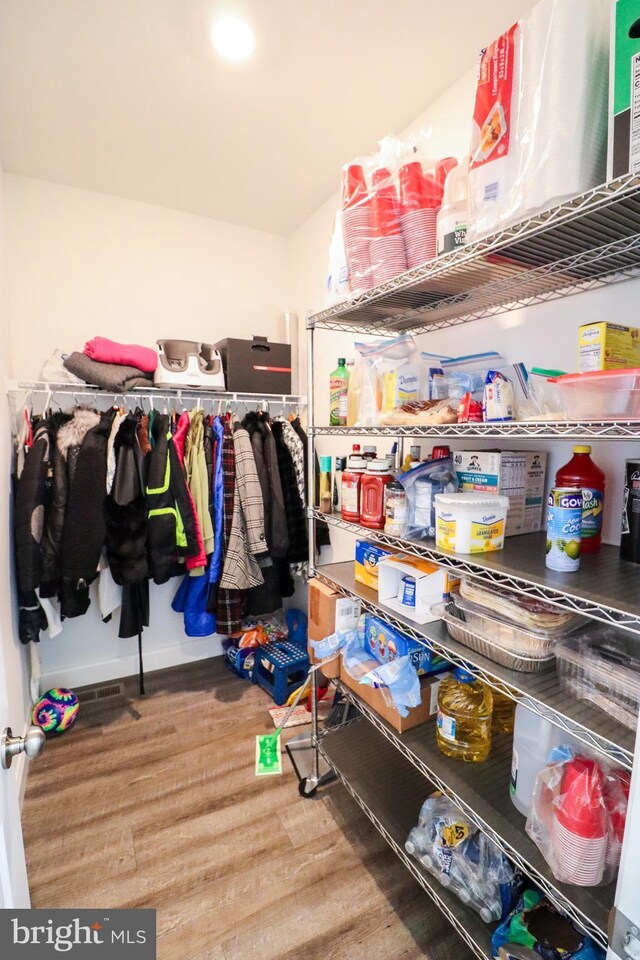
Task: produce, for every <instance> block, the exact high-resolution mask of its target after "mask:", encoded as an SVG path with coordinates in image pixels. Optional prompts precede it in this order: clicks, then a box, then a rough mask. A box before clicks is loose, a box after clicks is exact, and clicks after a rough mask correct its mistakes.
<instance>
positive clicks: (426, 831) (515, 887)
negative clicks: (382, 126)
mask: <svg viewBox="0 0 640 960" xmlns="http://www.w3.org/2000/svg"><path fill="white" fill-rule="evenodd" d="M405 850H406V851H407V853H409V854H410V855H411V856H413V857H415V858H416V860H418V861H419V862H420V863H421V864H422V866H423V867H425V868H426V869H427V870H428V871H429V873H431V874H432V875H433V876H434V877H435V878H436V880H438V881H439V882H440V883H441V884H442V885H443V886H445V887H448V888H449V889H450V890H451V891H452V892H453V893H455V894H456V895H457V896H458V897H459V898H460V900H462V902H463V903H466V904H468V905H469V906H470V907H472V908H473V909H474V910H475V911H476V912H477V913H479V914H480V916H481V917H482V919H483V920H484V921H485V923H491V922H493V921H495V920H501V919H502V918H503V917H505V916H506V915H507V914H508V913H509V912H510V910H511V909H512V908H513V906H514V904H515V903H516V901H517V899H518V893H519V890H520V888H521V886H522V877H521V874H520V873H519V871H518V870H516V869H515V868H514V867H513V866H512V865H511V863H510V862H509V861H508V860H507V858H506V857H505V856H504V854H503V853H502V852H501V851H500V850H499V849H498V847H496V845H495V844H494V843H492V841H491V840H489V838H488V837H487V836H486V835H485V834H484V833H481V832H480V831H479V830H478V829H477V827H475V826H474V825H473V824H472V823H470V822H469V821H468V820H467V819H466V818H465V816H464V815H463V813H462V811H461V810H459V808H458V807H456V806H455V805H454V804H453V803H452V801H451V800H449V799H448V797H445V796H443V795H442V794H441V793H440V792H439V791H436V792H435V793H433V794H432V795H431V796H430V797H428V798H427V799H426V800H425V802H424V803H423V805H422V809H421V810H420V815H419V818H418V823H417V825H416V826H415V827H413V828H412V829H411V830H410V832H409V836H408V837H407V840H406V843H405Z"/></svg>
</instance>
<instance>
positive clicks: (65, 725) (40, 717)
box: [31, 687, 80, 737]
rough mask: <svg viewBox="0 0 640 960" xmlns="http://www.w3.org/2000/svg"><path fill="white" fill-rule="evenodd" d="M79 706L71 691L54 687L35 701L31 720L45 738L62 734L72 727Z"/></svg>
mask: <svg viewBox="0 0 640 960" xmlns="http://www.w3.org/2000/svg"><path fill="white" fill-rule="evenodd" d="M79 707H80V704H79V703H78V698H77V696H76V695H75V693H74V692H73V690H65V689H64V687H54V688H53V690H47V692H46V693H43V694H42V696H41V697H40V698H39V699H38V700H37V701H36V703H35V706H34V708H33V713H32V716H31V719H32V721H33V723H35V724H36V726H38V727H42V729H43V730H44V732H45V733H46V734H47V736H48V737H49V736H53V735H54V734H58V733H64V731H65V730H68V729H69V727H71V726H73V724H74V723H75V720H76V717H77V716H78V709H79Z"/></svg>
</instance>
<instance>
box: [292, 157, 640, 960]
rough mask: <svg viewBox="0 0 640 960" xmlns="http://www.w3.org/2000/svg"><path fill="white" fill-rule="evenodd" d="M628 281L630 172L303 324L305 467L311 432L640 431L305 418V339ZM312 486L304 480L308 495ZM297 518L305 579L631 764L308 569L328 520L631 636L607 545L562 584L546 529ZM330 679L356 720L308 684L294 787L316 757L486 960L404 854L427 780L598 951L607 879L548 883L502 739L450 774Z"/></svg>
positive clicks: (609, 898)
mask: <svg viewBox="0 0 640 960" xmlns="http://www.w3.org/2000/svg"><path fill="white" fill-rule="evenodd" d="M636 277H640V176H637V175H632V176H627V177H622V178H620V179H618V180H615V181H613V182H611V183H609V184H605V185H603V186H600V187H597V188H596V189H594V190H590V191H588V192H586V193H584V194H582V195H580V196H578V197H574V198H572V199H570V200H567V201H565V202H563V203H561V204H558V205H556V206H554V207H552V208H550V209H549V210H547V211H545V212H543V213H540V214H538V215H536V216H534V217H531V218H529V219H527V220H525V221H523V222H521V223H518V224H515V225H513V226H511V227H508V228H507V229H504V230H502V231H500V232H499V233H496V234H493V235H491V236H489V237H486V238H485V239H483V240H480V241H478V242H476V243H472V244H469V245H467V246H466V247H463V248H461V249H458V250H455V251H453V252H452V253H450V254H446V255H444V256H442V257H439V258H437V259H436V260H434V261H431V262H430V263H427V264H425V265H424V266H421V267H418V268H415V269H414V270H410V271H407V272H406V273H404V274H401V275H400V276H398V277H396V278H394V279H392V280H390V281H388V282H387V283H385V284H382V285H380V286H378V287H375V288H373V289H371V290H369V291H367V292H366V293H363V294H361V295H360V296H358V297H356V298H355V299H353V300H350V301H348V302H345V303H340V304H337V305H335V306H332V307H330V308H328V309H326V310H322V311H320V312H318V313H316V314H314V315H312V316H310V317H309V319H308V321H307V330H308V347H309V349H308V391H309V398H310V415H309V462H310V463H311V464H312V465H313V464H314V462H315V450H316V439H317V437H322V436H327V437H334V436H335V437H348V436H358V437H373V436H375V437H394V438H399V439H400V446H401V447H402V443H403V439H404V438H405V437H416V438H418V437H430V438H433V439H434V440H435V439H441V440H447V439H469V438H473V439H485V440H492V441H505V440H506V441H509V440H511V439H524V440H526V439H535V440H557V439H565V440H583V441H587V442H588V441H590V440H627V441H628V440H635V439H638V438H640V421H635V420H626V419H621V420H616V421H569V420H554V421H541V422H517V423H507V424H483V423H479V424H447V425H438V426H396V425H393V426H383V427H353V428H350V427H334V426H327V425H318V424H316V423H315V417H314V404H313V397H314V350H315V336H316V331H320V330H336V331H342V332H348V333H352V334H354V335H356V336H357V335H361V334H373V335H377V336H396V335H398V334H400V333H413V334H418V333H426V332H428V331H429V330H434V329H441V328H446V327H451V326H457V325H460V324H465V323H468V322H470V321H473V320H477V319H481V318H484V317H489V316H494V315H497V314H500V313H503V312H506V311H509V310H513V309H516V308H519V307H522V306H528V305H532V304H536V303H543V302H546V301H549V300H553V299H556V298H560V297H566V296H570V295H573V294H577V293H580V292H584V291H587V290H591V289H594V288H596V287H601V286H604V285H610V284H615V283H620V282H623V281H624V280H628V279H633V278H636ZM312 469H313V467H312ZM313 486H314V485H313V483H311V489H313ZM308 518H309V542H310V556H309V561H310V563H309V566H310V571H311V574H312V575H313V576H317V577H318V578H319V579H320V580H321V581H323V582H324V583H326V584H328V585H330V586H332V587H334V588H335V589H336V590H338V591H339V592H341V593H342V594H343V595H345V596H350V597H353V598H354V599H357V600H359V601H360V602H361V604H362V607H363V609H365V610H368V611H370V612H372V613H376V614H377V615H378V616H380V617H382V618H383V619H384V620H387V621H388V622H389V623H391V624H392V625H393V626H396V627H397V628H398V629H400V630H401V631H403V632H404V633H406V634H407V635H409V636H411V637H413V638H414V639H416V640H418V641H419V642H420V643H422V644H424V645H425V646H427V647H428V648H429V649H431V650H433V651H434V652H436V653H439V654H440V655H442V656H443V657H445V658H446V659H448V660H449V661H451V662H452V663H454V664H462V663H465V664H466V665H468V668H469V669H470V670H471V671H472V672H473V673H474V674H475V675H476V676H477V677H479V678H481V679H483V680H484V681H485V682H486V683H488V684H489V685H490V686H492V687H493V688H494V689H495V690H498V691H499V692H502V693H506V694H507V695H508V696H510V697H511V698H512V699H514V700H516V701H518V702H519V703H522V704H523V705H524V706H525V707H527V709H529V710H532V711H533V712H535V713H537V714H539V715H540V716H542V717H545V718H546V719H548V720H550V721H551V722H552V723H554V724H555V725H556V726H559V727H560V728H561V729H563V730H566V731H567V732H570V733H572V734H573V735H574V736H576V737H578V739H580V740H581V741H582V742H583V743H584V744H585V745H586V746H588V747H589V748H591V749H593V750H596V751H598V752H599V753H601V754H602V755H604V756H605V757H606V758H608V759H609V760H611V761H612V762H614V763H615V764H617V765H619V766H623V767H625V768H627V769H631V768H632V766H633V759H634V741H635V731H632V730H629V729H627V728H626V727H625V726H624V725H622V724H620V723H618V722H617V721H615V720H614V719H613V718H612V717H609V716H608V715H607V714H605V713H603V712H602V711H600V710H599V709H598V708H597V707H595V706H592V705H590V704H585V703H582V702H578V701H571V699H570V698H569V697H568V696H567V695H566V694H565V693H564V692H563V691H562V690H561V688H560V685H559V681H558V679H557V676H556V674H555V671H554V670H551V671H547V672H543V673H539V674H522V673H516V672H514V671H511V670H507V669H506V668H503V667H500V666H499V665H497V664H495V663H493V662H492V661H490V660H488V659H487V658H485V657H483V656H481V655H480V654H476V653H474V652H473V651H471V650H469V649H468V648H467V647H465V646H463V645H462V644H459V643H457V642H456V641H454V640H453V639H452V638H451V637H449V635H448V633H447V631H446V629H445V627H444V624H443V623H442V622H440V621H438V622H433V623H427V624H416V623H414V622H412V621H411V620H410V619H408V618H407V617H406V616H405V615H404V614H399V613H398V612H397V611H395V610H391V609H390V608H388V607H385V606H384V604H381V603H380V602H379V601H378V598H377V594H376V593H374V592H373V591H371V590H368V589H367V588H366V587H363V586H362V585H361V584H358V583H356V582H355V579H354V575H353V563H352V562H350V563H333V564H325V565H322V566H320V567H316V558H315V555H314V548H313V544H314V542H315V526H316V523H317V522H318V521H319V520H323V521H325V522H327V523H328V524H329V525H330V526H333V527H336V528H340V529H342V530H346V531H348V532H350V533H351V534H354V535H357V536H361V537H363V538H364V539H366V540H368V541H369V542H372V543H376V544H379V545H381V546H385V547H389V548H391V549H392V550H393V551H395V552H401V553H407V554H409V555H412V556H417V557H422V558H425V559H428V560H431V561H433V562H435V563H438V564H440V565H441V566H443V567H445V568H446V569H448V570H450V571H451V572H454V573H456V574H464V575H467V576H471V577H475V578H476V579H479V580H481V581H483V582H485V583H488V584H497V585H500V586H503V587H505V588H507V589H509V590H513V591H515V592H517V593H520V594H525V595H527V596H530V597H536V598H538V599H541V600H545V601H547V602H549V603H552V604H554V605H555V606H557V607H560V608H562V609H564V610H568V611H572V612H575V613H580V614H582V615H583V616H585V617H588V618H590V619H592V620H595V621H599V622H601V623H603V624H607V625H613V626H616V627H621V628H623V629H625V630H627V631H630V632H632V633H633V634H640V590H639V589H638V586H639V584H640V581H639V579H638V578H639V576H640V573H639V569H638V567H636V566H634V565H633V564H628V563H625V562H624V561H622V560H620V557H619V552H618V550H617V548H615V547H609V546H607V545H604V546H603V547H602V549H601V551H600V553H599V554H597V555H594V556H589V557H586V558H584V559H583V563H582V565H581V569H580V571H578V573H573V574H571V575H570V576H569V575H563V574H561V573H556V572H554V571H551V570H547V569H546V567H545V563H544V557H545V548H544V537H545V535H544V533H541V534H529V535H526V536H517V537H511V538H509V539H508V540H507V542H506V544H505V548H504V550H502V551H499V552H496V553H489V554H479V555H474V556H472V557H467V556H459V555H456V554H453V553H449V552H447V551H444V550H439V549H437V548H436V547H435V544H434V543H433V542H430V541H420V542H413V541H409V540H404V539H400V538H397V537H390V536H388V535H386V534H385V533H384V532H383V531H373V530H369V529H365V528H363V527H361V526H359V525H358V524H353V523H349V522H347V521H345V520H343V519H342V517H341V516H340V515H336V514H330V515H325V514H322V513H320V512H319V511H318V510H317V509H314V508H310V509H309V511H308ZM638 642H639V643H640V637H639V638H638ZM314 680H315V674H314ZM339 684H340V682H339ZM340 685H341V686H342V689H343V693H344V694H345V697H346V698H347V699H348V700H349V701H350V702H351V703H353V704H355V705H357V707H358V709H359V711H360V719H358V720H356V721H352V722H351V723H348V724H346V725H344V726H341V727H337V728H332V729H329V730H326V731H320V729H319V725H318V716H317V684H316V683H315V682H314V683H313V684H312V743H313V745H314V746H315V750H314V757H313V765H312V772H311V776H310V777H307V778H306V781H303V783H302V784H301V793H303V795H308V796H310V795H312V794H313V793H315V790H316V789H317V787H318V785H319V784H320V783H321V782H322V781H321V778H320V775H319V770H320V767H319V760H320V757H322V758H323V759H324V761H325V762H326V763H327V764H328V765H329V767H330V769H331V770H332V771H333V772H334V773H335V774H336V775H337V776H338V778H339V779H340V781H341V782H342V783H343V784H344V786H345V787H346V789H347V790H348V791H349V793H350V794H351V795H352V796H353V797H354V799H355V800H356V802H357V803H358V804H359V805H360V807H361V808H362V809H363V810H364V812H365V813H366V814H367V816H368V817H369V818H370V820H371V821H372V823H373V824H374V826H376V828H377V829H378V830H379V831H380V833H381V834H382V835H383V836H384V837H385V839H386V840H387V841H388V843H389V844H390V845H391V847H392V848H393V850H394V851H395V852H396V854H397V855H398V856H399V857H400V859H401V860H402V861H403V862H404V863H405V865H406V866H407V868H408V869H409V870H410V871H411V873H412V874H413V876H414V877H415V878H416V880H417V881H418V882H419V883H420V884H421V885H422V887H423V888H424V889H425V890H426V892H427V893H428V894H429V896H431V898H432V899H433V900H434V902H435V903H436V904H437V905H438V906H439V907H440V909H441V910H442V911H443V913H444V914H445V915H446V916H447V917H448V919H449V920H450V922H451V923H452V924H453V926H454V927H455V928H456V930H458V932H459V933H460V935H461V937H462V938H463V939H464V940H465V942H466V943H467V944H468V945H469V946H470V947H471V949H472V950H473V951H474V953H475V954H476V955H477V956H478V957H481V958H487V957H489V956H490V954H491V951H490V945H489V940H490V934H491V930H490V928H488V927H487V926H486V925H485V924H483V922H482V921H481V920H480V919H479V918H478V916H477V915H476V914H475V913H474V912H473V911H471V910H470V909H469V908H468V907H466V906H465V905H464V904H462V903H460V902H459V901H458V900H457V899H456V898H455V897H453V898H452V897H451V894H450V892H449V891H448V890H446V889H444V888H441V887H440V885H439V884H438V883H437V882H436V881H434V879H433V878H432V877H431V876H430V875H429V874H428V873H425V871H424V870H423V869H422V868H421V867H420V865H419V864H418V863H417V862H416V861H414V860H413V859H412V858H411V857H409V856H408V855H407V854H406V852H405V850H404V841H405V839H406V835H407V833H408V831H409V829H410V827H412V826H413V825H414V824H415V823H416V822H417V817H418V813H419V810H420V806H421V804H422V802H423V800H424V798H425V797H426V796H427V795H428V793H429V792H430V785H432V787H433V786H435V787H436V788H438V789H441V790H443V791H444V792H445V793H446V794H447V795H448V796H450V797H451V798H452V800H453V802H454V803H455V804H456V805H457V806H458V807H459V808H460V810H461V811H462V812H463V813H464V814H465V815H466V816H467V817H469V819H470V820H471V821H472V822H473V823H474V824H475V825H476V826H477V827H478V828H479V829H481V830H483V831H484V832H485V833H486V834H488V836H490V837H491V839H492V840H494V841H495V842H496V843H497V844H498V846H499V847H500V848H501V849H502V850H503V851H504V852H505V853H506V854H507V856H509V858H510V859H511V860H512V861H513V862H514V863H516V864H517V865H518V866H520V867H521V869H522V870H523V871H524V872H525V873H526V874H527V875H528V876H529V877H530V878H532V879H533V880H534V881H535V882H537V883H538V884H539V885H540V886H541V888H542V889H543V890H544V891H545V892H546V893H547V895H548V896H549V898H550V899H551V900H552V901H553V902H554V903H555V904H556V905H557V906H558V907H560V908H561V909H563V910H564V911H565V912H566V913H567V914H568V915H569V916H570V917H571V918H572V919H573V920H574V922H575V923H576V924H577V925H578V926H579V927H580V928H581V929H582V930H583V931H585V932H586V933H588V934H589V935H590V936H592V937H593V938H594V939H595V940H596V941H597V942H598V943H600V944H601V945H602V946H605V947H606V945H607V919H608V913H609V910H610V908H611V906H612V905H613V897H614V887H615V885H614V884H612V885H610V886H609V887H605V888H595V889H590V890H584V889H582V888H579V887H575V886H566V885H562V884H559V883H558V881H556V880H555V878H554V877H553V875H552V874H551V872H550V870H549V868H548V866H547V864H546V862H545V861H544V860H543V858H542V857H541V855H540V853H539V851H538V850H537V847H535V845H533V843H532V841H531V840H530V839H529V838H528V836H527V835H526V833H525V831H524V820H523V818H522V817H521V816H520V814H519V813H518V812H517V811H516V810H515V808H514V807H513V806H512V804H511V801H510V799H509V796H508V789H507V784H508V771H509V769H510V758H511V749H510V743H509V741H506V740H503V742H502V744H499V743H498V742H497V741H496V746H495V747H494V750H493V751H492V754H491V755H490V757H489V760H488V761H486V762H485V763H484V764H460V763H458V764H457V765H456V763H455V761H450V760H448V759H447V758H445V757H444V756H442V755H441V754H440V753H439V751H438V749H437V746H436V744H435V737H434V735H433V730H432V728H431V727H432V725H429V724H426V725H421V726H420V727H417V728H414V729H413V730H410V731H408V732H406V733H404V734H398V733H396V731H395V730H394V729H393V728H391V727H390V726H389V725H388V724H386V722H385V721H384V720H382V718H380V717H379V716H378V715H377V714H376V713H375V712H374V711H373V710H371V708H370V707H368V706H367V705H366V704H365V703H363V702H362V700H361V699H360V698H359V697H358V696H357V694H356V693H354V692H353V690H351V689H349V688H347V687H345V686H344V685H343V684H340ZM471 768H475V769H471Z"/></svg>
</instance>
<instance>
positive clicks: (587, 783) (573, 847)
mask: <svg viewBox="0 0 640 960" xmlns="http://www.w3.org/2000/svg"><path fill="white" fill-rule="evenodd" d="M604 786H605V778H604V773H603V772H602V769H601V768H600V766H599V765H598V764H597V763H596V761H595V760H591V759H590V758H589V757H581V756H577V757H574V758H573V760H570V761H569V762H568V763H567V765H566V768H565V771H564V776H563V778H562V783H561V787H560V797H559V802H558V803H557V805H555V804H554V807H555V809H554V820H553V832H552V843H553V851H554V854H555V859H556V866H557V870H554V873H556V876H557V877H558V879H559V880H563V881H564V882H565V883H575V884H577V885H579V886H583V887H592V886H596V885H597V884H599V883H601V882H602V879H603V876H604V870H605V863H606V856H607V846H608V833H609V831H608V819H609V817H608V811H607V808H606V806H605V798H604Z"/></svg>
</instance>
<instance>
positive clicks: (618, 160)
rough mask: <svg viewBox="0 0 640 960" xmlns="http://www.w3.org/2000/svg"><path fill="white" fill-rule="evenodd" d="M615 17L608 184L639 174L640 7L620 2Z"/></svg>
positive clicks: (628, 1) (634, 0) (631, 0)
mask: <svg viewBox="0 0 640 960" xmlns="http://www.w3.org/2000/svg"><path fill="white" fill-rule="evenodd" d="M612 16H613V24H612V30H611V78H610V81H609V83H610V87H609V97H610V99H609V104H610V106H609V152H608V157H607V179H608V180H613V179H614V178H615V177H622V176H624V175H625V174H627V173H634V174H636V173H640V3H638V0H617V2H616V4H615V6H614V8H613V14H612Z"/></svg>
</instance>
